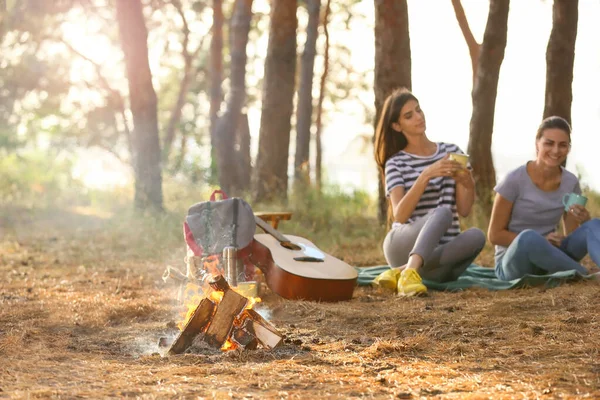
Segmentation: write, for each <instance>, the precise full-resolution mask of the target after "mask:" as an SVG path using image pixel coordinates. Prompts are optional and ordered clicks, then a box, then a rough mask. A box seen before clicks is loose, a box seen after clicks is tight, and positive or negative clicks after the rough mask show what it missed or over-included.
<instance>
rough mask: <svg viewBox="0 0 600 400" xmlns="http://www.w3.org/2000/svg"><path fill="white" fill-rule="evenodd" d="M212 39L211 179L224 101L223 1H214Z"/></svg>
mask: <svg viewBox="0 0 600 400" xmlns="http://www.w3.org/2000/svg"><path fill="white" fill-rule="evenodd" d="M211 32H212V38H211V42H210V63H209V76H210V108H209V111H208V115H209V119H210V144H211V166H210V171H211V174H210V175H211V177H216V176H217V164H218V161H217V143H216V140H215V137H216V135H215V131H216V129H217V120H218V116H219V110H220V109H221V101H222V100H223V89H222V88H221V85H222V83H223V0H213V25H212V29H211Z"/></svg>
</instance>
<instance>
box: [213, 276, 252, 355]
mask: <svg viewBox="0 0 600 400" xmlns="http://www.w3.org/2000/svg"><path fill="white" fill-rule="evenodd" d="M223 280H224V278H223ZM225 283H227V282H225ZM246 304H248V299H247V298H245V297H244V296H242V295H240V294H238V293H236V292H234V291H233V290H227V291H226V292H225V294H224V295H223V300H221V302H220V303H219V304H218V305H217V310H216V311H215V315H214V316H213V319H212V322H211V323H210V325H209V327H208V329H207V330H206V335H205V336H204V340H205V341H206V342H207V343H208V344H210V345H211V346H214V347H217V348H221V347H222V346H223V344H224V343H225V341H226V340H227V338H228V337H229V334H230V333H231V329H232V328H233V321H234V319H235V318H236V317H237V316H238V315H239V314H240V313H241V312H242V311H243V310H244V308H245V307H246Z"/></svg>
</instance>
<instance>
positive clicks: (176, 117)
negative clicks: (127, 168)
mask: <svg viewBox="0 0 600 400" xmlns="http://www.w3.org/2000/svg"><path fill="white" fill-rule="evenodd" d="M172 4H173V6H174V7H175V8H176V9H177V13H178V14H179V16H180V18H181V22H182V24H183V41H182V43H181V47H182V51H181V56H182V58H183V77H182V78H181V82H180V83H179V92H178V93H177V100H176V101H175V104H174V105H173V109H172V110H171V116H170V118H169V122H168V124H167V130H166V132H165V135H164V139H163V149H162V152H163V162H164V163H165V165H167V162H168V160H169V154H170V153H171V147H172V145H173V141H174V140H175V134H176V132H177V126H178V125H179V122H180V121H181V110H182V109H183V106H184V105H185V101H186V97H187V93H188V90H189V87H190V84H191V81H192V79H193V78H194V77H195V76H196V75H198V69H197V68H193V63H194V60H195V59H196V57H197V56H198V54H199V53H200V50H202V45H203V43H204V38H202V40H201V41H200V44H199V45H198V47H197V48H196V50H195V51H194V52H193V53H190V50H189V42H190V28H189V25H188V22H187V18H186V17H185V12H184V10H183V8H182V5H181V2H180V1H174V2H172ZM184 141H185V140H183V141H182V142H184ZM176 163H179V160H178V161H177V162H176Z"/></svg>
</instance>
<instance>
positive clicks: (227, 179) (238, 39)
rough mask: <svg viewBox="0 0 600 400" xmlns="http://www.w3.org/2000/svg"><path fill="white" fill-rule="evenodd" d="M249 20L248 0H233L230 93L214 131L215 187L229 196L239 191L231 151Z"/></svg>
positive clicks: (243, 94) (240, 99) (234, 154)
mask: <svg viewBox="0 0 600 400" xmlns="http://www.w3.org/2000/svg"><path fill="white" fill-rule="evenodd" d="M251 19H252V0H236V2H235V4H234V8H233V15H232V18H231V28H230V36H231V49H230V52H231V66H230V71H231V78H230V86H231V93H229V97H228V100H227V110H226V111H225V113H224V114H223V116H222V117H221V118H219V120H218V122H217V127H216V130H215V143H216V145H217V146H216V147H217V166H218V175H219V185H220V186H221V188H222V189H223V190H224V191H225V193H229V194H234V193H235V192H237V190H239V182H237V178H236V177H237V162H238V160H237V157H238V151H236V150H235V136H236V130H237V129H238V125H239V120H240V114H241V111H242V107H243V105H244V101H245V99H246V59H247V55H246V45H247V44H248V33H249V32H250V20H251Z"/></svg>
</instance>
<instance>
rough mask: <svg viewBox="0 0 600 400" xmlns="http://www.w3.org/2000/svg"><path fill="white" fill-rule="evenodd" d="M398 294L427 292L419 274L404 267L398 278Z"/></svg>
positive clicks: (409, 294) (407, 294)
mask: <svg viewBox="0 0 600 400" xmlns="http://www.w3.org/2000/svg"><path fill="white" fill-rule="evenodd" d="M397 289H398V296H415V295H419V294H425V293H427V287H425V285H423V281H422V280H421V276H420V275H419V273H418V272H417V271H416V270H414V269H405V270H404V271H402V273H401V274H400V278H398V285H397Z"/></svg>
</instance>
